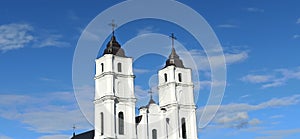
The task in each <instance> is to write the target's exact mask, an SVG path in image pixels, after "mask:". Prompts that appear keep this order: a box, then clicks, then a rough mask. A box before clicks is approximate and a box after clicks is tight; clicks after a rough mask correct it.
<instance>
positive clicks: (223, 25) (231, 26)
mask: <svg viewBox="0 0 300 139" xmlns="http://www.w3.org/2000/svg"><path fill="white" fill-rule="evenodd" d="M217 27H218V28H238V26H237V25H233V24H221V25H218V26H217Z"/></svg>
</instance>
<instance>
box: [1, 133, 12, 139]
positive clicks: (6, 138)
mask: <svg viewBox="0 0 300 139" xmlns="http://www.w3.org/2000/svg"><path fill="white" fill-rule="evenodd" d="M0 139H13V138H11V137H8V136H5V135H1V134H0Z"/></svg>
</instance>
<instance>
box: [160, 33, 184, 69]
mask: <svg viewBox="0 0 300 139" xmlns="http://www.w3.org/2000/svg"><path fill="white" fill-rule="evenodd" d="M170 38H171V39H172V50H171V54H170V55H169V59H168V60H167V61H166V66H165V67H167V66H170V65H173V66H176V67H180V68H184V66H183V63H182V61H181V59H180V58H179V56H178V55H177V53H176V51H175V48H174V40H176V39H177V38H176V37H175V35H174V33H172V34H171V36H170Z"/></svg>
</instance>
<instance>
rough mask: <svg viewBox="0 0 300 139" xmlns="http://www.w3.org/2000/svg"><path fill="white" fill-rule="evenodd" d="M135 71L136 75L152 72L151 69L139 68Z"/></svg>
mask: <svg viewBox="0 0 300 139" xmlns="http://www.w3.org/2000/svg"><path fill="white" fill-rule="evenodd" d="M133 70H134V73H136V74H144V73H149V72H151V70H149V69H137V68H135V69H133Z"/></svg>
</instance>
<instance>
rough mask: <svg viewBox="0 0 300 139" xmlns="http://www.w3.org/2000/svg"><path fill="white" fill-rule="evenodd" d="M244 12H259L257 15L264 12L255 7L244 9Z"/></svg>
mask: <svg viewBox="0 0 300 139" xmlns="http://www.w3.org/2000/svg"><path fill="white" fill-rule="evenodd" d="M246 10H247V11H248V12H259V13H263V12H265V10H264V9H260V8H255V7H249V8H246Z"/></svg>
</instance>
